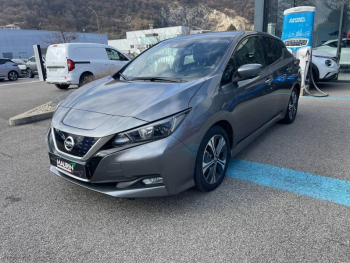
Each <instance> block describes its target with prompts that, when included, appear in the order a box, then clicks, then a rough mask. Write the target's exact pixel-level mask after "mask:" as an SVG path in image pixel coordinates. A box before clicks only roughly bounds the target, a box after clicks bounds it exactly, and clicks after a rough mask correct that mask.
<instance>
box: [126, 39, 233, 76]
mask: <svg viewBox="0 0 350 263" xmlns="http://www.w3.org/2000/svg"><path fill="white" fill-rule="evenodd" d="M233 38H234V36H230V37H227V36H225V37H220V38H217V37H215V38H214V37H211V38H209V37H208V38H200V39H197V38H192V39H183V38H180V39H172V40H169V41H165V42H162V43H160V44H158V45H156V46H154V47H153V48H151V49H149V50H147V51H145V52H144V53H143V54H142V55H141V56H139V57H138V58H136V59H135V60H134V61H133V62H131V63H130V64H129V65H128V66H127V67H126V68H125V69H124V70H123V72H122V76H123V78H124V79H125V77H126V79H127V80H151V81H152V80H153V81H157V80H163V81H166V80H167V79H168V80H171V81H187V80H190V79H195V78H199V77H203V76H206V75H208V74H209V73H210V72H212V71H213V70H214V69H215V67H216V66H217V64H218V63H219V62H220V59H221V57H222V56H223V54H224V52H225V50H226V49H227V47H228V45H229V44H230V43H231V41H232V40H233ZM123 78H120V79H123Z"/></svg>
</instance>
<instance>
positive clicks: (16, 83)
mask: <svg viewBox="0 0 350 263" xmlns="http://www.w3.org/2000/svg"><path fill="white" fill-rule="evenodd" d="M34 82H40V80H35V81H27V82H19V83H18V82H12V83H8V84H0V87H1V86H10V85H19V84H28V83H34Z"/></svg>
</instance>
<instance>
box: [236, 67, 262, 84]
mask: <svg viewBox="0 0 350 263" xmlns="http://www.w3.org/2000/svg"><path fill="white" fill-rule="evenodd" d="M261 68H262V65H261V64H246V65H243V66H240V67H239V68H238V70H237V72H236V73H235V74H234V75H233V78H232V82H237V81H241V80H246V79H251V78H254V77H256V76H259V74H260V72H261Z"/></svg>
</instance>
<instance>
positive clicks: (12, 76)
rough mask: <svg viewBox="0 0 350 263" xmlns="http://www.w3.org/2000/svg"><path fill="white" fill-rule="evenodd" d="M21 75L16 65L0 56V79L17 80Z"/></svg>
mask: <svg viewBox="0 0 350 263" xmlns="http://www.w3.org/2000/svg"><path fill="white" fill-rule="evenodd" d="M21 75H22V72H21V70H20V68H19V67H18V65H17V64H16V63H15V62H13V61H11V59H7V58H0V81H3V80H4V79H8V80H11V81H15V80H17V79H18V78H19V77H20V76H21Z"/></svg>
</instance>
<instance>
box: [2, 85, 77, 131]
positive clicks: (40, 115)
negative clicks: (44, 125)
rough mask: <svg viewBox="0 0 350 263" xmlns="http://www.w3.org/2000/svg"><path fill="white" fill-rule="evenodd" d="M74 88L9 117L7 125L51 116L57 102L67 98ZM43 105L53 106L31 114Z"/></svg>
mask: <svg viewBox="0 0 350 263" xmlns="http://www.w3.org/2000/svg"><path fill="white" fill-rule="evenodd" d="M73 91H74V90H69V91H67V92H66V93H64V94H63V95H61V96H59V97H57V98H55V99H53V100H51V101H49V102H47V103H45V104H43V105H40V106H39V107H36V108H34V109H31V110H29V111H26V112H24V113H21V114H19V115H17V116H14V117H11V118H10V119H9V125H10V126H16V125H21V124H27V123H32V122H37V121H42V120H47V119H50V118H52V116H53V114H54V112H55V110H54V109H55V108H56V106H57V104H58V103H59V102H61V101H63V100H64V99H65V98H67V97H68V96H69V95H70V94H71V93H72V92H73ZM45 106H49V107H51V108H53V109H52V110H50V111H46V112H43V113H37V114H32V112H34V111H36V110H38V109H40V108H43V107H45Z"/></svg>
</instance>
